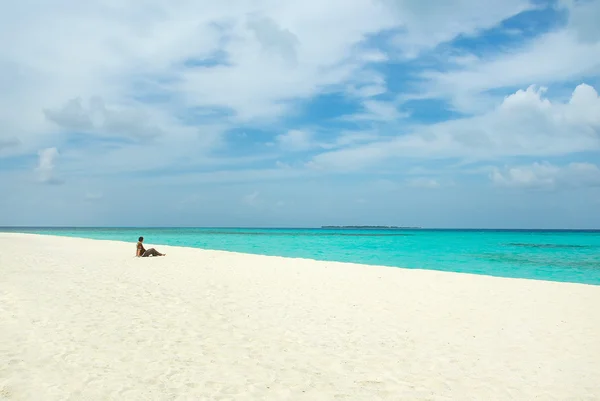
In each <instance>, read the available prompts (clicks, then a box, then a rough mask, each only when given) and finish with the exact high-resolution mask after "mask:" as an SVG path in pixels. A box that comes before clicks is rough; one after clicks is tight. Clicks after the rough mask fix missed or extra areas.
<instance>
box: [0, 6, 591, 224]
mask: <svg viewBox="0 0 600 401" xmlns="http://www.w3.org/2000/svg"><path fill="white" fill-rule="evenodd" d="M599 20H600V0H556V1H544V0H504V1H492V0H454V1H451V0H427V1H425V0H329V1H326V2H323V1H321V0H303V1H301V2H298V1H288V0H277V1H276V0H252V1H250V0H230V1H227V2H217V1H209V0H195V1H191V0H182V1H177V2H174V1H168V0H148V1H144V2H141V1H139V0H88V1H85V2H72V1H66V0H56V1H53V2H47V1H41V0H21V1H18V2H8V1H7V2H2V4H1V5H0V193H1V196H0V226H13V225H19V226H162V227H164V226H197V227H318V226H321V225H400V226H420V227H428V228H568V229H573V228H600V211H599V210H600V97H599V95H598V93H599V92H600V24H598V21H599Z"/></svg>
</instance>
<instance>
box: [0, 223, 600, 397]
mask: <svg viewBox="0 0 600 401" xmlns="http://www.w3.org/2000/svg"><path fill="white" fill-rule="evenodd" d="M134 240H135V239H134ZM147 240H150V239H149V238H148V239H147ZM151 246H155V247H156V248H157V249H158V250H159V251H161V252H167V253H168V256H166V257H155V258H135V257H133V255H134V252H135V241H132V243H121V242H113V241H94V240H86V239H77V238H60V237H51V236H37V235H26V234H0V400H36V401H38V400H44V401H52V400H87V401H91V400H278V401H279V400H310V401H318V400H365V401H375V400H461V401H466V400H486V401H493V400H561V401H565V400H600V287H599V286H588V285H580V284H568V283H553V282H544V281H533V280H517V279H504V278H494V277H485V276H477V275H468V274H457V273H444V272H433V271H426V270H411V269H398V268H389V267H379V266H363V265H355V264H345V263H330V262H316V261H310V260H302V259H286V258H279V257H267V256H256V255H245V254H238V253H230V252H220V251H207V250H200V249H191V248H179V247H166V246H159V245H152V244H146V247H147V248H148V247H151Z"/></svg>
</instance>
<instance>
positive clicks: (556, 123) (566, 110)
mask: <svg viewBox="0 0 600 401" xmlns="http://www.w3.org/2000/svg"><path fill="white" fill-rule="evenodd" d="M544 93H545V88H537V87H535V86H530V87H529V88H527V89H525V90H519V91H517V92H515V93H514V94H512V95H510V96H508V97H506V98H505V99H504V100H503V102H502V103H501V104H500V105H498V106H497V107H496V109H495V110H492V111H490V112H489V113H486V114H484V115H481V116H476V117H471V118H463V119H457V120H452V121H445V122H442V123H438V124H433V125H429V126H420V127H415V128H414V129H413V130H412V132H411V133H409V134H407V135H401V136H397V137H394V138H392V139H385V140H380V141H375V142H372V143H369V144H366V145H362V146H357V147H353V148H349V149H341V150H334V151H331V152H325V153H321V154H319V155H317V156H315V157H314V158H313V160H312V165H317V166H320V167H321V168H325V169H341V170H345V169H360V168H363V167H367V166H370V165H373V164H377V163H381V162H383V161H385V160H389V159H393V158H399V157H403V158H430V157H435V158H456V159H467V160H489V159H494V158H498V157H504V156H541V155H543V156H557V155H566V154H571V153H575V152H585V151H597V150H598V149H600V97H599V96H598V93H597V92H596V90H595V89H594V88H593V87H591V86H589V85H586V84H581V85H579V86H578V87H577V88H576V89H575V90H574V91H573V93H572V96H571V98H570V99H569V101H568V102H565V103H561V102H551V101H550V100H549V99H547V98H545V97H544Z"/></svg>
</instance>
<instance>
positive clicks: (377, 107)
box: [343, 99, 409, 122]
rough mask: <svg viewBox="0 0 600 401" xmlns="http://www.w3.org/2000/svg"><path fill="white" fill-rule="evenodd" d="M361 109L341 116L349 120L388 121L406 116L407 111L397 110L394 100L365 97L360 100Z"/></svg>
mask: <svg viewBox="0 0 600 401" xmlns="http://www.w3.org/2000/svg"><path fill="white" fill-rule="evenodd" d="M362 106H363V111H362V112H360V113H357V114H352V115H349V116H345V117H343V119H345V120H349V121H361V120H362V121H372V122H377V121H383V122H390V121H395V120H398V119H401V118H406V117H408V115H409V114H408V113H402V112H400V111H399V110H398V107H397V105H396V104H395V102H385V101H381V100H373V99H367V100H364V101H363V102H362Z"/></svg>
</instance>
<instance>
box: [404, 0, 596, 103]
mask: <svg viewBox="0 0 600 401" xmlns="http://www.w3.org/2000/svg"><path fill="white" fill-rule="evenodd" d="M568 3H569V4H568V5H567V6H566V10H567V12H568V16H569V21H568V24H567V25H566V26H563V27H561V28H560V29H552V30H550V31H549V32H547V33H544V34H542V35H539V36H535V37H534V38H533V39H531V40H530V41H527V42H524V43H520V44H519V45H518V46H514V47H510V48H508V49H504V50H503V51H499V52H490V53H489V55H486V56H482V57H473V58H472V59H471V60H470V61H469V62H468V63H466V64H464V65H460V66H455V67H456V68H448V69H443V70H439V69H436V70H430V69H427V70H425V71H424V72H423V73H422V74H421V77H422V78H423V80H424V82H425V84H424V85H423V86H420V87H419V90H418V94H417V95H415V96H417V97H432V98H445V99H449V100H451V101H452V102H453V106H454V107H455V108H456V109H457V110H459V111H464V112H467V113H471V112H473V111H477V110H480V109H481V106H482V105H481V104H480V103H482V102H485V100H486V97H487V96H488V94H487V92H488V91H490V90H499V89H502V88H507V87H522V86H528V85H531V84H532V83H536V82H537V83H540V84H544V85H551V84H554V83H557V82H564V81H572V80H575V81H580V82H581V81H585V80H586V79H588V78H592V77H595V76H597V75H598V74H600V34H599V33H598V32H600V28H598V24H597V21H598V18H600V2H598V1H576V2H568ZM480 4H481V5H482V6H484V7H487V6H488V4H487V3H485V2H481V3H480Z"/></svg>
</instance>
